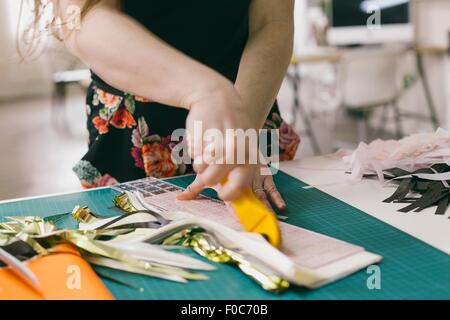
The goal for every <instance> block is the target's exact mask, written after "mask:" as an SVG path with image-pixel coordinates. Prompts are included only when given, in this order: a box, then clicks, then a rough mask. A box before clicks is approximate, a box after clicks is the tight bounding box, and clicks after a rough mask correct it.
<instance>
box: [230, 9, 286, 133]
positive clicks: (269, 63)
mask: <svg viewBox="0 0 450 320" xmlns="http://www.w3.org/2000/svg"><path fill="white" fill-rule="evenodd" d="M293 37H294V23H293V19H290V18H289V17H287V18H286V19H283V20H277V21H272V22H268V23H266V24H264V25H263V26H258V25H256V26H253V27H252V24H251V29H250V37H249V40H248V43H247V46H246V48H245V50H244V54H243V56H242V59H241V65H240V68H239V73H238V77H237V80H236V83H235V88H236V89H237V91H238V92H239V94H240V96H241V98H242V99H243V101H244V104H245V105H247V106H249V107H252V108H254V114H255V116H257V117H258V120H259V123H261V125H262V124H263V123H264V120H265V119H266V117H267V114H268V112H269V111H270V108H271V107H272V105H273V103H274V101H275V99H276V97H277V94H278V92H279V90H280V87H281V84H282V82H283V79H284V76H285V74H286V70H287V68H288V66H289V63H290V61H291V57H292V49H293Z"/></svg>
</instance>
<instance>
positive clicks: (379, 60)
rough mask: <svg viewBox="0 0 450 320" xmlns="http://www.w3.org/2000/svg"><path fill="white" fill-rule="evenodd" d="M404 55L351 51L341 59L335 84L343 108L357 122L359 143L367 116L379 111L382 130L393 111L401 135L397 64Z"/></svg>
mask: <svg viewBox="0 0 450 320" xmlns="http://www.w3.org/2000/svg"><path fill="white" fill-rule="evenodd" d="M403 54H404V50H400V49H383V48H382V49H352V50H349V51H347V53H346V54H345V55H344V56H343V58H342V59H341V64H340V66H339V69H340V70H339V72H338V84H339V91H340V95H341V100H342V107H343V108H344V110H345V111H346V113H347V115H349V116H350V117H351V118H353V119H355V120H356V123H357V139H358V141H367V139H368V128H369V124H368V123H369V119H370V116H371V114H372V113H373V112H374V110H375V109H380V108H382V109H383V113H382V118H381V126H382V128H383V129H384V126H385V124H386V122H387V121H388V114H389V112H390V111H392V114H393V118H394V122H395V132H396V135H397V137H398V138H400V137H401V136H402V135H403V130H402V124H401V120H402V119H401V113H400V109H399V106H398V100H399V98H400V97H401V94H402V92H403V90H402V89H401V87H400V85H399V81H398V62H399V59H400V58H401V56H402V55H403Z"/></svg>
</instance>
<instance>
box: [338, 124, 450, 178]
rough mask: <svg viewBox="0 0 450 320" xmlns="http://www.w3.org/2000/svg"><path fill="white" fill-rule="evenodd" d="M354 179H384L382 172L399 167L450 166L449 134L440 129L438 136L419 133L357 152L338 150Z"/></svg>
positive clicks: (405, 168) (406, 168) (361, 144)
mask: <svg viewBox="0 0 450 320" xmlns="http://www.w3.org/2000/svg"><path fill="white" fill-rule="evenodd" d="M337 154H338V155H339V156H341V157H342V159H343V161H344V163H345V164H346V166H347V169H348V170H349V171H351V178H352V179H355V180H360V179H361V178H362V177H363V175H364V174H377V175H378V177H379V179H380V181H384V179H383V170H386V169H391V168H400V169H404V170H407V171H414V170H417V169H421V168H428V167H430V166H432V165H433V164H436V163H446V164H447V165H450V131H448V130H444V129H438V130H437V131H436V132H435V133H418V134H413V135H411V136H408V137H406V138H403V139H401V140H375V141H373V142H371V143H370V144H366V143H363V142H362V143H360V144H359V146H358V148H357V149H356V150H354V151H351V150H350V151H349V150H339V151H338V152H337Z"/></svg>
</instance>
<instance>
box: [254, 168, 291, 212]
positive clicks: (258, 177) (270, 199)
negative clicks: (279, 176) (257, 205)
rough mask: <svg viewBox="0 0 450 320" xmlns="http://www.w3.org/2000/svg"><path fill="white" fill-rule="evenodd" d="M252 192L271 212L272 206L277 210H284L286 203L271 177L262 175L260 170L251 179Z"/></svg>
mask: <svg viewBox="0 0 450 320" xmlns="http://www.w3.org/2000/svg"><path fill="white" fill-rule="evenodd" d="M253 192H254V193H255V194H256V196H257V197H258V198H259V199H260V200H261V201H262V202H263V203H264V204H265V205H266V206H267V207H268V208H269V209H270V210H272V211H273V207H272V205H274V206H275V207H276V208H277V209H278V210H285V209H286V202H285V201H284V200H283V197H282V196H281V194H280V192H278V189H277V187H276V186H275V182H274V181H273V178H272V175H262V174H261V170H256V173H255V177H254V178H253Z"/></svg>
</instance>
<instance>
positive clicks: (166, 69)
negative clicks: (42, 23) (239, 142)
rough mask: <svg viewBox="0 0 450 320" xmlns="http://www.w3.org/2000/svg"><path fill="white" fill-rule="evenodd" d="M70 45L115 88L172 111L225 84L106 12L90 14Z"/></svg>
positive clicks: (98, 8) (96, 10) (132, 23)
mask: <svg viewBox="0 0 450 320" xmlns="http://www.w3.org/2000/svg"><path fill="white" fill-rule="evenodd" d="M70 2H71V1H61V3H70ZM66 44H67V46H68V47H69V49H70V50H71V51H72V52H73V53H74V54H75V55H77V56H78V57H79V58H80V59H81V60H83V61H84V62H85V63H86V64H87V65H88V66H89V67H90V68H91V69H92V70H93V71H94V72H95V73H97V74H98V75H99V76H100V77H101V78H102V79H103V80H105V81H106V82H107V83H108V84H110V85H111V86H113V87H116V88H118V89H120V90H122V91H125V92H128V93H132V94H135V95H140V96H144V97H146V98H149V99H152V100H154V101H157V102H160V103H163V104H167V105H171V106H176V107H184V108H190V106H191V105H192V104H193V103H195V101H196V100H197V99H199V98H200V96H202V95H206V94H207V93H208V92H211V91H214V90H216V89H217V88H218V87H224V83H225V82H226V81H227V80H226V79H225V78H224V77H222V76H220V75H219V74H218V73H216V72H215V71H213V70H212V69H210V68H208V67H206V66H204V65H202V64H200V63H198V62H196V61H194V60H193V59H191V58H189V57H188V56H186V55H184V54H182V53H181V52H179V51H177V50H176V49H174V48H172V47H170V46H169V45H167V44H166V43H164V42H163V41H161V40H160V39H159V38H157V37H156V36H154V35H152V34H151V33H150V32H148V31H147V30H146V29H145V28H143V27H142V26H141V25H139V24H138V23H136V22H135V21H134V20H132V19H130V18H129V17H127V16H126V15H124V14H122V13H120V12H119V11H117V10H114V9H111V8H109V7H107V6H102V5H99V6H96V7H95V8H93V9H92V10H91V11H89V13H88V14H87V15H86V16H85V17H84V19H83V21H82V23H81V28H80V29H79V30H73V31H71V32H69V33H68V34H67V37H66ZM226 85H227V84H225V86H226ZM230 85H231V84H230Z"/></svg>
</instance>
